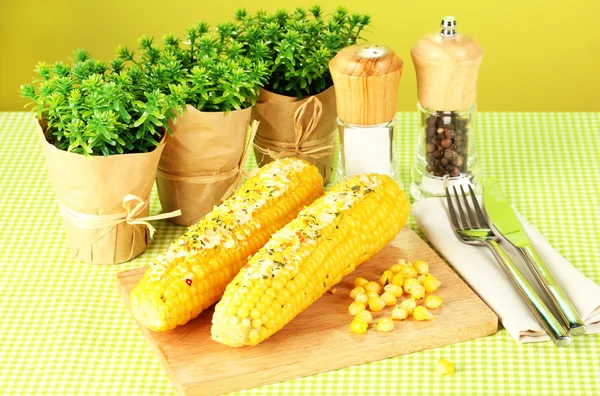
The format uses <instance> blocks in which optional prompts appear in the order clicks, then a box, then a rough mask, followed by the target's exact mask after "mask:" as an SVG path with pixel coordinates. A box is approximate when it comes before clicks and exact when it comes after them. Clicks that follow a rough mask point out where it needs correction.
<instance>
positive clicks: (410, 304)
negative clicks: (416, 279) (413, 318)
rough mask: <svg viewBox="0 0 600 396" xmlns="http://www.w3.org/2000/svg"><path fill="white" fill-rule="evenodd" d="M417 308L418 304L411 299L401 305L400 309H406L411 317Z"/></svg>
mask: <svg viewBox="0 0 600 396" xmlns="http://www.w3.org/2000/svg"><path fill="white" fill-rule="evenodd" d="M416 306H417V302H416V301H415V299H414V298H409V299H408V300H404V301H402V302H401V303H400V308H404V309H405V310H406V312H408V313H409V315H412V314H413V312H414V310H415V307H416Z"/></svg>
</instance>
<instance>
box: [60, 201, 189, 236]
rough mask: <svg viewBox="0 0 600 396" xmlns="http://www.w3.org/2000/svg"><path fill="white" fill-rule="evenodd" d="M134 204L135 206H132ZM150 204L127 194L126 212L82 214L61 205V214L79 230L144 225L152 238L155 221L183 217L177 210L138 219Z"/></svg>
mask: <svg viewBox="0 0 600 396" xmlns="http://www.w3.org/2000/svg"><path fill="white" fill-rule="evenodd" d="M131 203H133V204H134V205H132V204H131ZM149 204H150V201H149V200H144V199H142V198H140V197H138V196H137V195H133V194H127V195H126V196H125V197H124V198H123V208H124V209H125V212H121V213H115V214H107V215H91V214H87V213H80V212H77V211H75V210H73V209H69V208H68V207H66V206H65V205H64V204H63V203H59V208H60V213H61V214H62V215H63V217H64V218H65V219H66V220H67V221H69V222H70V223H71V224H73V225H75V226H77V227H78V228H82V229H88V230H94V229H102V228H110V227H115V226H117V225H119V224H121V223H127V224H130V225H144V226H146V227H147V228H148V231H149V232H150V238H152V237H153V236H154V233H155V232H156V228H154V227H153V226H152V224H150V221H153V220H162V219H168V218H171V217H176V216H181V210H176V211H173V212H169V213H161V214H157V215H154V216H146V217H138V216H139V215H140V214H141V213H142V211H143V210H144V209H146V208H147V207H148V205H149Z"/></svg>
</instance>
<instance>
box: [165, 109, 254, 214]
mask: <svg viewBox="0 0 600 396" xmlns="http://www.w3.org/2000/svg"><path fill="white" fill-rule="evenodd" d="M251 113H252V109H251V108H247V109H243V110H235V111H231V112H230V113H229V114H227V113H225V112H204V111H199V110H197V109H195V108H194V107H193V106H190V105H187V109H186V112H185V113H184V114H183V115H182V116H180V117H178V118H177V119H176V120H175V123H174V124H173V125H172V129H173V136H170V135H167V137H166V145H165V149H164V151H163V153H162V156H161V158H160V162H159V165H158V173H157V177H156V184H157V186H158V195H159V197H160V203H161V205H162V207H163V210H165V211H172V210H176V209H181V216H177V217H173V218H171V219H169V221H171V222H173V223H175V224H180V225H185V226H190V225H192V224H195V223H197V222H198V220H200V218H202V216H204V215H205V214H206V213H208V212H210V211H211V210H212V209H213V207H214V206H215V205H218V204H219V203H221V201H222V198H223V196H224V195H225V193H226V192H227V191H229V190H230V187H231V186H232V185H233V184H235V183H236V182H237V181H238V180H239V175H240V173H241V165H242V162H243V159H244V157H245V155H244V154H245V143H246V135H247V133H248V124H249V122H250V116H251Z"/></svg>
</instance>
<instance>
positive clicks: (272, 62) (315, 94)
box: [235, 6, 370, 182]
mask: <svg viewBox="0 0 600 396" xmlns="http://www.w3.org/2000/svg"><path fill="white" fill-rule="evenodd" d="M235 19H236V23H237V27H236V31H237V33H238V36H237V40H238V41H239V42H241V43H243V51H244V53H247V54H251V55H252V56H254V57H260V58H261V59H264V60H265V61H266V62H267V63H268V65H269V67H270V70H271V72H270V75H269V79H268V81H267V83H266V85H265V88H264V89H263V90H262V91H261V94H260V96H259V98H258V103H257V105H256V112H255V114H254V117H255V118H256V119H257V120H259V121H260V126H259V129H258V132H257V134H256V139H255V155H256V158H257V161H258V163H259V165H262V164H264V163H266V162H269V161H271V160H272V159H273V158H277V157H282V156H297V157H301V158H304V159H306V160H308V161H309V162H311V163H313V164H315V165H316V166H317V167H318V168H319V170H320V171H321V174H322V176H323V179H324V181H325V182H326V181H327V180H328V179H329V177H330V176H331V174H332V171H333V152H334V149H333V147H334V143H335V129H336V118H337V113H336V104H335V92H334V88H333V81H332V79H331V75H330V73H329V68H328V63H329V60H330V59H331V58H333V56H335V54H337V52H338V51H339V50H340V49H342V48H343V47H346V46H348V45H352V44H355V43H356V41H357V40H358V39H359V38H360V35H361V33H362V32H363V30H364V28H365V27H366V26H368V25H369V23H370V17H369V16H368V15H366V14H359V13H349V12H348V11H347V10H346V9H345V8H343V7H340V8H338V9H337V10H336V11H335V12H334V13H333V14H331V15H324V14H323V11H322V9H321V7H319V6H313V7H311V8H309V9H308V10H305V9H303V8H297V9H296V10H294V11H292V12H288V11H285V10H279V11H276V12H274V13H267V12H264V11H259V12H257V13H255V14H254V15H250V14H248V13H247V12H246V11H245V10H239V11H237V13H236V18H235Z"/></svg>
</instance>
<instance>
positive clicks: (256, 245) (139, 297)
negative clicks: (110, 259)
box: [130, 158, 323, 331]
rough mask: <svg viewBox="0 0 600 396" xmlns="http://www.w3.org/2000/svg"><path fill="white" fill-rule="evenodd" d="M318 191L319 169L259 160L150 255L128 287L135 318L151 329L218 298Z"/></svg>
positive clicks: (178, 321)
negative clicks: (238, 183) (222, 197)
mask: <svg viewBox="0 0 600 396" xmlns="http://www.w3.org/2000/svg"><path fill="white" fill-rule="evenodd" d="M322 194H323V179H322V178H321V176H320V174H319V171H318V170H317V168H316V167H314V166H312V165H309V164H308V163H307V162H305V161H302V160H298V159H294V158H285V159H281V160H277V161H274V162H272V163H270V164H268V165H266V166H264V167H263V168H262V169H261V170H260V171H259V172H258V173H257V174H256V175H255V176H253V177H251V178H250V179H248V180H247V181H246V183H245V184H244V185H243V186H242V187H241V188H240V189H239V190H238V192H237V193H236V194H235V195H233V196H232V197H230V198H229V199H227V200H226V201H225V202H223V203H222V204H221V205H219V206H217V207H215V208H214V209H213V211H212V212H210V213H208V214H207V215H206V216H205V217H204V218H202V219H201V220H200V221H199V222H198V223H197V224H196V225H194V226H192V227H190V228H189V229H188V231H187V232H186V233H185V234H184V235H183V236H181V237H180V238H179V239H177V240H176V241H175V242H173V243H172V244H171V246H170V247H169V249H168V251H167V252H166V253H165V254H164V255H162V256H159V257H157V259H156V260H155V261H154V263H153V264H152V265H151V266H150V268H149V269H148V270H147V271H146V273H145V274H144V276H143V277H142V279H141V280H140V282H139V283H138V284H137V285H136V286H135V288H134V289H133V290H132V292H131V296H130V297H131V309H132V312H133V315H134V317H135V318H136V319H137V320H138V322H140V323H141V324H143V325H144V326H146V327H148V328H149V329H151V330H154V331H167V330H171V329H173V328H174V327H176V326H177V325H183V324H185V323H187V322H188V321H190V320H191V319H193V318H195V317H196V316H198V315H199V314H200V312H201V311H202V310H204V309H206V308H208V307H209V306H210V305H212V304H214V303H215V302H216V301H217V300H218V299H219V298H221V295H222V294H223V291H224V290H225V287H226V286H227V284H228V283H229V282H230V281H231V279H233V277H234V276H235V275H236V274H237V273H238V271H239V270H240V269H241V268H242V266H243V265H244V264H246V262H247V260H248V258H249V256H250V255H252V254H254V253H255V252H256V251H257V250H258V249H260V248H261V247H262V246H263V245H264V244H265V243H266V242H267V241H268V240H269V237H270V236H271V234H273V233H274V232H275V231H277V230H278V229H279V228H281V227H283V226H284V225H285V224H287V223H288V222H289V221H291V220H292V219H293V218H294V217H296V215H297V214H298V212H299V211H300V210H301V209H302V208H303V207H304V206H306V205H308V204H310V203H311V202H313V201H314V200H315V199H316V198H317V197H319V196H320V195H322Z"/></svg>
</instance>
